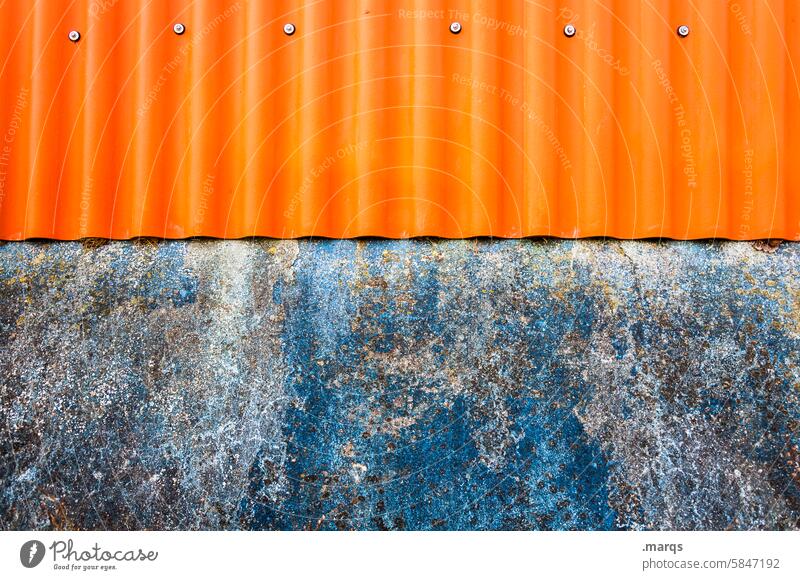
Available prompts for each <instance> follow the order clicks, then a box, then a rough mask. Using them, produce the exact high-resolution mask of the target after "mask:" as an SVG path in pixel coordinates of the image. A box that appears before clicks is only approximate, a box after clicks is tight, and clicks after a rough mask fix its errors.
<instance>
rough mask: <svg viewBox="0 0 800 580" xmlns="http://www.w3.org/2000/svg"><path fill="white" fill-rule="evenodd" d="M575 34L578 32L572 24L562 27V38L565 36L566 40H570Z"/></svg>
mask: <svg viewBox="0 0 800 580" xmlns="http://www.w3.org/2000/svg"><path fill="white" fill-rule="evenodd" d="M577 32H578V30H577V29H576V28H575V25H574V24H567V25H566V26H565V27H564V36H566V37H567V38H572V37H573V36H575V34H576V33H577Z"/></svg>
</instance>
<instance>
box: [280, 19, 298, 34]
mask: <svg viewBox="0 0 800 580" xmlns="http://www.w3.org/2000/svg"><path fill="white" fill-rule="evenodd" d="M295 32H297V27H295V25H294V24H292V23H291V22H287V23H286V24H284V25H283V33H284V34H285V35H286V36H291V35H292V34H294V33H295Z"/></svg>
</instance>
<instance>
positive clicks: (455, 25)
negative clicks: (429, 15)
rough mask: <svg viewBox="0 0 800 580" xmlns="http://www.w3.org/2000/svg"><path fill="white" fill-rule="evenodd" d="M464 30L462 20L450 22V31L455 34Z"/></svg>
mask: <svg viewBox="0 0 800 580" xmlns="http://www.w3.org/2000/svg"><path fill="white" fill-rule="evenodd" d="M461 30H462V26H461V23H460V22H453V23H451V24H450V32H452V33H453V34H459V33H460V32H461Z"/></svg>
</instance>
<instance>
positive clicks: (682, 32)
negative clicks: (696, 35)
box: [678, 24, 689, 38]
mask: <svg viewBox="0 0 800 580" xmlns="http://www.w3.org/2000/svg"><path fill="white" fill-rule="evenodd" d="M678 36H680V37H681V38H686V37H687V36H689V27H688V26H686V25H685V24H683V25H682V26H679V27H678Z"/></svg>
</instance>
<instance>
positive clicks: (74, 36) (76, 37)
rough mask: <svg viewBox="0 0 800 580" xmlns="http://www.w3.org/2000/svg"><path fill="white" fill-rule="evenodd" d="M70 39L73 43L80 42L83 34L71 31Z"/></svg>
mask: <svg viewBox="0 0 800 580" xmlns="http://www.w3.org/2000/svg"><path fill="white" fill-rule="evenodd" d="M69 39H70V40H71V41H72V42H78V41H79V40H80V39H81V33H80V32H78V31H77V30H70V31H69Z"/></svg>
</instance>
